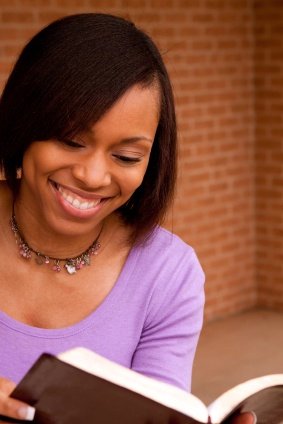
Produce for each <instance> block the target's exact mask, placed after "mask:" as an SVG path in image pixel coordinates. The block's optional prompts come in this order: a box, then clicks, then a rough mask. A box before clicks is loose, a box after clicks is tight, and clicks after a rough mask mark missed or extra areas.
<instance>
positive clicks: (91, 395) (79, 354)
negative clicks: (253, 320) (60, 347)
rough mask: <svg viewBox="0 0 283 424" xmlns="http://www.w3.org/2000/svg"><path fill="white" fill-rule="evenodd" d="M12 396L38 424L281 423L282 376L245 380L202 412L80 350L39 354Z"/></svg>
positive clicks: (167, 388) (192, 401) (179, 393)
mask: <svg viewBox="0 0 283 424" xmlns="http://www.w3.org/2000/svg"><path fill="white" fill-rule="evenodd" d="M12 397H14V398H17V399H21V400H23V401H25V402H28V403H29V404H30V405H32V406H34V407H35V408H36V414H35V418H34V422H35V423H37V424H80V423H83V424H92V423H95V424H191V423H228V422H229V416H231V414H233V413H234V412H235V411H246V410H249V411H250V410H253V411H254V412H255V413H256V414H257V417H258V423H260V424H279V423H283V374H274V375H269V376H264V377H259V378H255V379H252V380H249V381H246V382H245V383H243V384H240V385H238V386H236V387H234V388H232V389H231V390H229V391H227V392H225V393H224V394H223V395H221V396H220V397H219V398H218V399H216V400H215V401H214V402H213V404H211V405H210V406H209V407H206V406H205V405H204V404H203V403H202V402H201V400H199V399H198V398H197V397H195V396H193V395H191V394H189V393H186V392H185V391H183V390H181V389H178V388H175V387H173V386H171V385H169V384H166V383H163V382H159V381H157V380H153V379H151V378H149V377H146V376H144V375H141V374H139V373H137V372H135V371H132V370H129V369H127V368H125V367H123V366H121V365H118V364H116V363H113V362H111V361H109V360H108V359H105V358H103V357H101V356H100V355H97V354H96V353H93V352H91V351H89V350H87V349H84V348H76V349H71V350H69V351H67V352H65V353H63V354H60V355H59V356H58V357H56V356H53V355H50V354H43V355H41V356H40V358H39V359H38V360H37V361H36V362H35V364H34V365H33V366H32V368H31V369H30V370H29V371H28V373H27V374H26V375H25V377H24V378H23V379H22V381H21V382H20V383H19V384H18V386H17V387H16V389H15V390H14V392H13V393H12ZM10 422H22V421H16V420H10Z"/></svg>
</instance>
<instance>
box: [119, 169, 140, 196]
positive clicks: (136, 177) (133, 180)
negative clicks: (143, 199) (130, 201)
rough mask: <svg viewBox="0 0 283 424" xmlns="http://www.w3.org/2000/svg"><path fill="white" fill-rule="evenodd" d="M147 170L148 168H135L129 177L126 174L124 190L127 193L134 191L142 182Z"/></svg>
mask: <svg viewBox="0 0 283 424" xmlns="http://www.w3.org/2000/svg"><path fill="white" fill-rule="evenodd" d="M145 172H146V168H143V169H139V170H135V171H134V172H133V170H132V172H131V174H130V175H128V176H127V177H126V176H125V177H124V178H123V180H122V190H123V191H124V193H125V194H127V195H132V193H133V192H134V191H135V190H136V189H137V188H138V187H139V186H140V185H141V184H142V182H143V178H144V175H145Z"/></svg>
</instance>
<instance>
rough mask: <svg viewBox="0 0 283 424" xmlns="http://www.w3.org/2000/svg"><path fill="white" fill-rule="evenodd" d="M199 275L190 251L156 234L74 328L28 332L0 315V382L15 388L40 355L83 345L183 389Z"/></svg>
mask: <svg viewBox="0 0 283 424" xmlns="http://www.w3.org/2000/svg"><path fill="white" fill-rule="evenodd" d="M203 282H204V274H203V271H202V269H201V267H200V264H199V262H198V259H197V257H196V255H195V253H194V250H193V249H192V248H191V247H189V246H188V245H187V244H186V243H184V242H183V241H182V240H181V239H180V238H179V237H177V236H175V235H172V234H171V233H170V232H168V231H166V230H164V229H162V228H158V229H157V230H156V231H155V233H154V236H153V237H151V239H150V240H149V241H148V242H147V243H146V244H145V245H140V246H135V247H134V248H132V250H131V252H130V254H129V256H128V259H127V261H126V263H125V265H124V267H123V270H122V272H121V274H120V276H119V278H118V280H117V282H116V284H115V286H114V287H113V289H112V290H111V292H110V293H109V294H108V296H107V297H106V298H105V300H104V301H103V303H102V304H101V305H100V306H99V307H98V308H97V309H96V310H95V311H94V312H92V313H91V314H90V315H89V316H87V317H86V318H85V319H83V320H82V321H80V322H78V323H76V324H75V325H72V326H69V327H66V328H59V329H43V328H37V327H32V326H29V325H26V324H23V323H21V322H19V321H16V320H14V319H12V318H11V317H9V316H7V315H6V314H4V313H3V312H1V311H0V376H1V377H6V378H9V379H11V380H13V381H15V382H18V381H19V380H20V379H21V378H22V376H23V375H24V373H25V372H26V371H27V370H28V369H29V367H30V366H31V365H32V363H33V362H34V361H35V360H36V359H37V357H38V356H39V355H40V354H41V353H42V352H49V353H53V354H58V353H60V352H63V351H65V350H67V349H70V348H73V347H77V346H83V347H87V348H89V349H91V350H93V351H95V352H97V353H99V354H100V355H103V356H105V357H107V358H109V359H111V360H113V361H115V362H118V363H120V364H122V365H124V366H126V367H128V368H132V369H134V370H136V371H138V372H140V373H142V374H145V375H148V376H151V377H153V378H156V379H159V380H163V381H165V382H167V383H170V384H173V385H176V386H178V387H180V388H183V389H185V390H187V389H188V385H189V387H190V380H191V370H192V362H193V358H194V354H195V349H196V344H197V341H198V337H199V333H200V330H201V326H202V320H203V304H204V293H203Z"/></svg>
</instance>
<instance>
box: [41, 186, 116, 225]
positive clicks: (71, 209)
mask: <svg viewBox="0 0 283 424" xmlns="http://www.w3.org/2000/svg"><path fill="white" fill-rule="evenodd" d="M49 183H50V185H51V188H52V191H53V193H54V195H55V198H56V199H57V202H58V204H59V205H60V207H61V209H63V211H64V213H65V214H67V215H68V216H71V217H73V218H80V219H82V218H91V217H93V216H95V215H96V214H97V213H98V212H99V211H100V210H101V208H102V207H103V206H104V205H105V203H106V201H107V200H108V199H109V197H102V196H98V195H94V194H92V193H87V197H86V193H85V192H82V191H81V190H78V189H75V190H74V189H71V188H69V187H68V186H65V185H62V184H59V183H56V182H55V181H52V180H49ZM58 186H61V187H62V188H64V189H66V190H68V191H70V192H72V193H74V194H75V195H76V196H77V197H79V198H80V199H81V200H82V201H90V202H91V201H93V200H100V202H99V203H98V204H97V205H95V206H93V207H91V208H89V209H78V208H76V207H75V206H73V205H71V204H70V203H69V202H68V201H67V200H66V199H64V197H63V196H62V194H61V193H60V191H59V190H58ZM82 193H84V196H82Z"/></svg>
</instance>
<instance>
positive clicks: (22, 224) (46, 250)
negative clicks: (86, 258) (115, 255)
mask: <svg viewBox="0 0 283 424" xmlns="http://www.w3.org/2000/svg"><path fill="white" fill-rule="evenodd" d="M13 215H14V219H15V221H16V227H17V228H18V230H19V234H18V235H19V236H20V237H21V238H22V239H23V240H24V241H25V243H26V244H27V245H28V246H29V247H30V248H31V251H35V252H39V253H40V254H42V255H43V256H48V257H53V258H57V259H61V258H62V259H65V258H73V257H76V256H78V255H81V254H82V253H83V252H85V251H86V250H87V249H88V248H89V247H90V246H91V245H92V244H93V243H94V241H95V240H96V239H97V238H101V237H100V236H101V232H102V227H103V223H99V224H98V225H96V226H95V227H94V228H92V229H91V231H87V232H86V233H84V234H82V233H80V234H79V235H77V234H73V233H72V226H71V224H70V232H69V233H67V234H65V233H64V234H61V233H57V232H55V231H53V230H52V229H51V228H48V226H47V225H44V221H43V222H41V220H40V219H39V218H37V216H36V214H35V213H33V212H32V211H30V210H28V209H26V208H25V207H24V205H23V204H21V203H20V202H17V201H16V202H15V204H14V210H13Z"/></svg>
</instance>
